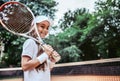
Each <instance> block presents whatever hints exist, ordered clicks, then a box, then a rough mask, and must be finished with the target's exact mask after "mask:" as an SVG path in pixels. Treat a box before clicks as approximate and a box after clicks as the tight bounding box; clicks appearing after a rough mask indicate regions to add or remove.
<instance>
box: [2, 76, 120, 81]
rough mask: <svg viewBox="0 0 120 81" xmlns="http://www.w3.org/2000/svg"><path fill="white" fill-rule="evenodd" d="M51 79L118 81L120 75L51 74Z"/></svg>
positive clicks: (6, 80)
mask: <svg viewBox="0 0 120 81" xmlns="http://www.w3.org/2000/svg"><path fill="white" fill-rule="evenodd" d="M0 81H23V79H22V78H13V79H4V80H0ZM51 81H120V76H91V75H84V76H81V75H80V76H79V75H76V76H74V75H72V76H52V80H51Z"/></svg>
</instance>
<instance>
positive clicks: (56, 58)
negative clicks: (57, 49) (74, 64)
mask: <svg viewBox="0 0 120 81" xmlns="http://www.w3.org/2000/svg"><path fill="white" fill-rule="evenodd" d="M52 57H53V59H54V60H55V62H58V61H59V60H60V59H61V56H59V55H58V56H55V55H52Z"/></svg>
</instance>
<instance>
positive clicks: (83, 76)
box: [0, 58, 120, 81]
mask: <svg viewBox="0 0 120 81" xmlns="http://www.w3.org/2000/svg"><path fill="white" fill-rule="evenodd" d="M5 72H6V73H9V78H7V79H6V77H5V76H4V78H2V79H1V77H2V76H1V75H0V81H23V78H22V76H23V74H22V73H21V68H7V69H6V68H5V69H0V74H2V73H5ZM10 72H11V73H14V74H17V75H11V77H12V78H10ZM15 72H16V73H15ZM13 76H15V77H16V76H21V77H17V78H14V77H13ZM51 81H120V58H113V59H104V60H94V61H84V62H73V63H64V64H56V66H55V68H54V69H53V71H52V77H51Z"/></svg>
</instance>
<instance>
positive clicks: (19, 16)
mask: <svg viewBox="0 0 120 81" xmlns="http://www.w3.org/2000/svg"><path fill="white" fill-rule="evenodd" d="M2 13H3V14H5V15H6V16H5V17H7V18H8V19H7V20H6V19H5V17H4V18H3V20H2V21H3V23H4V24H5V25H6V27H7V28H8V29H9V30H11V31H14V32H16V33H26V32H28V31H30V29H31V23H32V21H33V15H32V14H31V13H30V11H29V10H28V9H27V8H26V7H25V6H23V5H21V4H14V5H10V7H5V8H4V11H3V12H2Z"/></svg>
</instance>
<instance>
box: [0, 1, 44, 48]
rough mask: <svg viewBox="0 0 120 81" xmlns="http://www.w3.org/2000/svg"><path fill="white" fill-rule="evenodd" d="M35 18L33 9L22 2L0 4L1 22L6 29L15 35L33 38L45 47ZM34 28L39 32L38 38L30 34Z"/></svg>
mask: <svg viewBox="0 0 120 81" xmlns="http://www.w3.org/2000/svg"><path fill="white" fill-rule="evenodd" d="M34 19H35V16H34V14H33V13H32V11H31V10H30V9H29V8H28V7H27V6H25V5H24V4H22V3H20V2H16V1H9V2H6V3H4V4H3V5H1V6H0V23H1V24H2V26H3V27H4V28H5V29H6V30H8V31H9V32H11V33H13V34H14V35H19V36H23V37H26V38H31V39H33V40H35V41H36V42H38V43H39V44H40V46H41V47H42V48H43V46H42V44H44V42H43V40H42V39H41V37H40V35H39V33H38V29H37V26H36V24H34ZM33 30H35V32H36V34H37V37H38V38H37V39H36V38H34V37H32V36H31V35H29V34H30V33H31V32H32V31H33ZM43 49H44V48H43Z"/></svg>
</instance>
